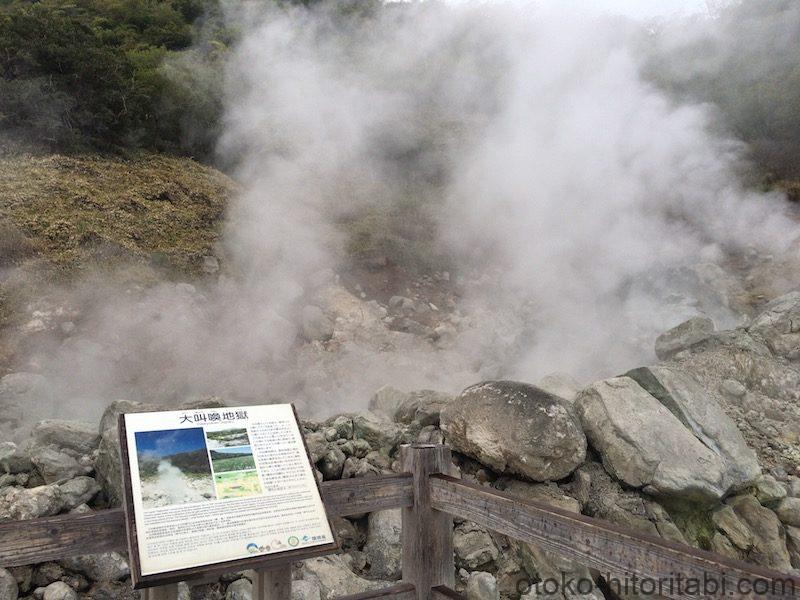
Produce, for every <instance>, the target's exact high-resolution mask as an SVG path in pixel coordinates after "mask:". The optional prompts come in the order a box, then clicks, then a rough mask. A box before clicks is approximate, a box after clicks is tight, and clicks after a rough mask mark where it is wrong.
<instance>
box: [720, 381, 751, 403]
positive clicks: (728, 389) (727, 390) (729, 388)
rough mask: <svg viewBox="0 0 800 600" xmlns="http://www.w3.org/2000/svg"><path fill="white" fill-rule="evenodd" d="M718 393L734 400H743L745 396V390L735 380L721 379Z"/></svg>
mask: <svg viewBox="0 0 800 600" xmlns="http://www.w3.org/2000/svg"><path fill="white" fill-rule="evenodd" d="M719 391H720V392H722V393H723V394H724V395H725V396H727V397H728V398H731V399H734V400H737V399H739V398H743V397H744V396H745V395H746V394H747V388H746V387H744V386H743V385H742V384H741V383H739V382H738V381H736V380H735V379H723V380H722V383H720V385H719Z"/></svg>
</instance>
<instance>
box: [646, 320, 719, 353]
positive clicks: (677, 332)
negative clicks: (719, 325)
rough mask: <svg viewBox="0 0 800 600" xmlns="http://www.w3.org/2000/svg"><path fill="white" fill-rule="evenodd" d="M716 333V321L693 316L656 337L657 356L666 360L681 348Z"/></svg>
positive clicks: (685, 347) (688, 346)
mask: <svg viewBox="0 0 800 600" xmlns="http://www.w3.org/2000/svg"><path fill="white" fill-rule="evenodd" d="M713 333H714V322H713V321H712V320H711V319H709V318H707V317H692V318H691V319H689V320H688V321H684V322H683V323H681V324H680V325H677V326H676V327H673V328H672V329H670V330H668V331H665V332H664V333H662V334H661V335H660V336H658V338H657V339H656V356H658V358H659V359H660V360H666V359H668V358H669V357H670V356H673V355H674V354H677V353H678V352H680V351H681V350H686V349H687V348H690V347H691V346H693V345H695V344H698V343H700V342H702V341H703V340H706V339H708V338H709V337H710V336H711V335H712V334H713Z"/></svg>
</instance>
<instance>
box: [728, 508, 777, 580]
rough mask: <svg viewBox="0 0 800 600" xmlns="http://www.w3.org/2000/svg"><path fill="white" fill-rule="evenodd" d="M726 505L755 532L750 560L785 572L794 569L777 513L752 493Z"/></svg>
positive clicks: (749, 555)
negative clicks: (764, 505) (762, 503)
mask: <svg viewBox="0 0 800 600" xmlns="http://www.w3.org/2000/svg"><path fill="white" fill-rule="evenodd" d="M726 502H727V503H728V504H729V505H730V506H731V507H732V508H733V510H734V511H735V512H736V515H737V516H738V517H739V518H740V519H741V520H742V521H744V523H745V524H746V525H747V527H748V529H750V531H751V532H752V533H753V547H752V549H751V550H750V552H749V554H748V558H749V559H750V560H752V561H754V562H756V563H757V564H760V565H764V566H765V567H770V568H773V569H777V570H778V571H782V572H784V573H785V572H787V571H788V570H789V569H791V567H792V565H791V559H790V557H789V551H788V549H787V548H786V541H785V539H784V530H783V527H782V526H781V522H780V521H779V520H778V517H777V516H776V515H775V513H774V512H772V511H771V510H770V509H768V508H765V507H763V506H761V504H760V503H759V501H758V500H757V499H756V498H755V496H751V495H749V494H747V495H741V496H734V497H732V498H730V499H728V500H727V501H726Z"/></svg>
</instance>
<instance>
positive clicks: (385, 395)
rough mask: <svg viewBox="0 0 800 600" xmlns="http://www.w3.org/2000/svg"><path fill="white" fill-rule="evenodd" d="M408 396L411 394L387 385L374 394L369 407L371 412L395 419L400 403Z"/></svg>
mask: <svg viewBox="0 0 800 600" xmlns="http://www.w3.org/2000/svg"><path fill="white" fill-rule="evenodd" d="M408 398H409V394H407V393H405V392H401V391H400V390H398V389H396V388H393V387H392V386H390V385H385V386H383V387H382V388H381V389H379V390H378V391H377V392H375V393H374V394H373V395H372V398H370V400H369V407H368V408H369V410H370V412H373V413H375V414H379V415H382V416H384V417H387V418H389V419H393V418H394V415H395V413H396V412H397V409H398V407H399V406H400V404H402V403H403V402H404V401H405V400H407V399H408Z"/></svg>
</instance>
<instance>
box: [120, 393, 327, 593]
mask: <svg viewBox="0 0 800 600" xmlns="http://www.w3.org/2000/svg"><path fill="white" fill-rule="evenodd" d="M122 419H123V420H124V423H123V430H124V433H123V436H124V437H123V442H124V444H125V446H126V450H127V452H124V453H123V456H125V455H126V454H127V471H129V473H127V475H128V476H129V483H128V482H126V484H127V485H128V488H127V496H128V497H126V509H127V510H128V511H129V512H130V511H131V509H132V516H133V519H134V523H135V525H134V526H133V527H132V528H131V527H130V525H131V523H130V516H131V515H129V530H130V529H133V531H134V532H135V535H134V536H133V537H134V538H135V540H131V543H132V544H135V550H136V551H138V552H135V553H136V554H138V561H135V562H136V563H138V564H136V565H135V566H136V567H138V568H137V569H136V571H137V572H136V573H135V575H136V576H137V577H136V578H137V579H146V578H147V576H149V575H156V574H162V573H168V572H173V571H178V570H182V569H191V568H193V567H202V566H204V565H211V564H217V563H225V562H229V561H235V560H239V559H247V558H252V557H255V556H263V555H270V554H275V553H280V552H287V551H291V550H296V549H302V548H308V547H311V546H325V545H332V544H334V545H335V540H334V537H333V535H332V532H331V529H330V524H329V521H328V518H327V515H326V513H325V506H324V504H323V502H322V499H321V497H320V493H319V488H318V486H317V482H316V480H315V478H314V473H313V470H312V467H311V464H310V461H309V459H308V456H307V452H306V447H305V444H304V441H303V437H302V433H301V432H300V428H299V425H298V422H297V418H296V416H295V413H294V409H293V407H292V405H290V404H276V405H269V406H245V407H232V408H228V407H225V408H208V409H198V410H179V411H166V412H152V413H134V414H126V415H124V416H123V417H122ZM132 550H133V548H132Z"/></svg>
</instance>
